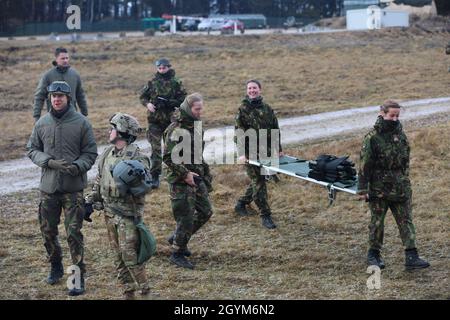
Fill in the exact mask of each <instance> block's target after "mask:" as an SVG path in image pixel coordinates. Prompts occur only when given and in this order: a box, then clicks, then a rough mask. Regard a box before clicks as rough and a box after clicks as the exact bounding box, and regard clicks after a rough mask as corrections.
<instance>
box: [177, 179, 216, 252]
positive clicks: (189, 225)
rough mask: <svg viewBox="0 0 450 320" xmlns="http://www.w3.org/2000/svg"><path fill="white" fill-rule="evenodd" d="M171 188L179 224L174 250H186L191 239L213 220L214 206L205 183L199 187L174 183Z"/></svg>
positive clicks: (201, 183)
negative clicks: (210, 219)
mask: <svg viewBox="0 0 450 320" xmlns="http://www.w3.org/2000/svg"><path fill="white" fill-rule="evenodd" d="M169 188H170V199H171V202H172V213H173V216H174V218H175V221H176V222H177V227H176V229H175V232H174V241H173V248H174V249H175V250H184V249H186V247H187V244H188V242H189V240H190V239H191V237H192V236H193V235H194V234H195V233H196V232H197V231H198V230H199V229H200V228H201V227H202V226H203V225H204V224H205V223H206V222H207V221H208V220H209V218H211V216H212V214H213V212H212V206H211V202H210V200H209V194H208V190H207V187H206V185H205V183H204V182H203V181H202V182H200V184H199V185H198V186H197V187H191V186H189V185H188V184H186V183H173V184H170V185H169Z"/></svg>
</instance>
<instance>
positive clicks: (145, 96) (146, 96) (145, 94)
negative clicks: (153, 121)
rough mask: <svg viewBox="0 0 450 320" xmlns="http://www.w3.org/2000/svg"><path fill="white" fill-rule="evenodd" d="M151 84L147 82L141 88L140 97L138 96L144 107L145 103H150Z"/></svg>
mask: <svg viewBox="0 0 450 320" xmlns="http://www.w3.org/2000/svg"><path fill="white" fill-rule="evenodd" d="M150 88H151V82H148V83H147V84H146V85H145V86H143V87H142V89H141V91H140V95H139V101H140V102H141V104H142V105H143V106H144V107H146V106H147V103H149V102H150V100H151V92H150V91H151V90H150Z"/></svg>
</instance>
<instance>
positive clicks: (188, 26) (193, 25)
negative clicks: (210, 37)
mask: <svg viewBox="0 0 450 320" xmlns="http://www.w3.org/2000/svg"><path fill="white" fill-rule="evenodd" d="M199 23H200V21H198V20H194V19H188V20H186V22H185V23H183V24H182V25H181V30H183V31H197V30H198V25H199Z"/></svg>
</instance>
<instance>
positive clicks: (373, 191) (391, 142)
mask: <svg viewBox="0 0 450 320" xmlns="http://www.w3.org/2000/svg"><path fill="white" fill-rule="evenodd" d="M400 108H401V107H400V105H399V104H398V103H397V102H395V101H391V100H387V101H385V102H384V104H383V105H381V106H380V113H379V116H378V119H377V121H376V123H375V126H374V129H372V130H371V131H370V132H369V133H368V134H367V135H366V136H365V138H364V141H363V146H362V149H361V157H360V166H359V173H358V180H359V181H358V194H359V195H360V199H361V200H366V201H368V203H369V209H370V212H371V220H370V224H369V251H368V254H367V264H368V265H377V266H378V267H380V269H383V268H384V267H385V264H384V261H383V258H382V257H381V248H382V245H383V237H384V218H385V216H386V212H387V210H388V209H391V212H392V214H393V215H394V218H395V221H396V222H397V226H398V229H399V231H400V238H401V239H402V243H403V246H404V247H405V267H406V269H407V270H411V269H419V268H427V267H429V266H430V264H429V263H428V262H427V261H425V260H423V259H421V258H419V255H418V252H417V249H416V230H415V227H414V224H413V221H412V208H411V202H412V200H411V196H412V190H411V182H410V180H409V153H410V148H409V143H408V139H407V137H406V134H405V133H404V132H403V128H402V125H401V123H400V121H399V120H398V119H399V117H400Z"/></svg>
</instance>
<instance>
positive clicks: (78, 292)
mask: <svg viewBox="0 0 450 320" xmlns="http://www.w3.org/2000/svg"><path fill="white" fill-rule="evenodd" d="M84 292H85V289H84V273H81V275H80V288H72V289H70V290H69V292H68V293H67V294H68V295H69V296H72V297H74V296H80V295H82V294H84Z"/></svg>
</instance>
